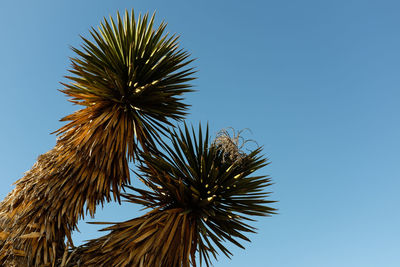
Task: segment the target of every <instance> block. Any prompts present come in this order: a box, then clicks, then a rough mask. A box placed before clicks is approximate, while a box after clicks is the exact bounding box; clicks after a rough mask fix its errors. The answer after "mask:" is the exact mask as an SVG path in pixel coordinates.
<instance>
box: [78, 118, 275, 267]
mask: <svg viewBox="0 0 400 267" xmlns="http://www.w3.org/2000/svg"><path fill="white" fill-rule="evenodd" d="M170 139H171V143H172V146H171V147H166V155H162V154H142V157H143V163H142V164H141V165H140V167H139V172H138V175H139V177H140V178H141V179H142V181H143V182H144V183H145V185H146V186H148V187H149V188H150V189H151V190H143V189H138V188H133V187H131V189H132V190H134V191H135V192H136V193H134V194H132V193H129V194H124V195H123V196H124V197H125V198H127V200H128V201H129V202H132V203H139V204H142V205H144V206H145V207H147V208H151V209H153V211H152V212H150V213H149V214H147V215H146V216H144V217H143V218H140V219H134V220H131V221H127V222H123V223H117V224H115V225H113V226H111V227H109V228H108V230H111V233H110V234H108V235H107V236H105V237H103V238H101V240H93V241H91V242H90V243H88V244H87V245H86V248H87V250H86V253H87V252H88V251H92V252H93V254H90V253H89V255H91V256H90V257H89V258H90V259H91V262H92V263H100V262H102V261H103V260H105V258H106V255H109V256H110V257H111V258H112V259H113V260H117V259H118V258H119V257H121V255H119V253H118V252H114V254H112V253H108V254H107V251H106V248H107V247H113V246H114V247H125V248H131V250H129V249H128V250H124V251H123V252H122V251H121V253H125V255H127V253H128V254H129V253H133V252H132V251H134V253H135V255H140V256H142V257H143V258H142V259H141V258H137V257H136V258H135V259H136V263H138V262H140V261H139V259H140V260H143V266H188V264H189V260H188V257H189V256H190V257H191V258H190V259H191V262H192V264H193V265H195V262H196V261H195V258H194V256H195V255H194V254H193V253H190V251H188V249H187V248H188V247H191V248H193V247H195V248H196V250H197V251H198V252H199V257H200V262H205V263H206V265H207V266H209V264H210V263H211V258H210V256H211V255H212V256H213V257H214V258H216V257H217V254H218V249H219V250H220V251H222V252H223V253H224V254H225V255H226V256H228V257H229V256H230V255H231V253H230V252H229V250H228V249H227V248H226V247H225V244H224V241H229V242H232V243H233V244H235V245H237V246H239V247H241V248H244V246H243V245H242V244H241V243H240V240H246V241H249V239H248V237H246V235H245V234H246V233H248V232H254V231H255V228H254V227H252V226H250V225H249V224H248V223H247V221H251V220H252V219H251V218H250V216H266V215H270V214H273V213H274V209H273V208H271V207H270V206H269V204H270V203H272V202H273V201H270V200H267V199H266V197H268V194H269V193H268V192H265V187H267V186H269V185H270V179H269V178H268V177H266V176H263V175H254V172H255V171H257V170H258V169H260V168H262V167H264V166H265V165H267V164H268V163H267V160H266V159H265V158H264V157H263V156H262V155H260V152H261V148H257V149H255V150H254V151H252V152H250V153H249V154H246V155H242V157H241V159H240V161H239V160H238V161H227V160H225V154H226V153H227V151H226V150H224V148H223V146H221V145H215V143H211V142H210V140H209V137H208V128H207V130H206V132H205V134H203V132H202V130H201V127H200V128H199V131H198V133H197V134H196V133H195V131H194V129H193V127H192V130H191V131H190V130H189V128H188V127H187V126H186V125H185V127H184V129H183V130H181V129H179V130H178V131H171V132H170ZM172 211H174V212H175V213H176V212H177V211H178V214H179V215H176V216H178V217H179V218H181V219H182V218H185V219H182V220H186V221H187V222H190V223H182V222H180V223H179V228H178V230H176V229H175V226H176V225H177V218H175V217H172V216H170V215H168V214H170V213H171V212H172ZM175 213H174V214H175ZM150 214H151V215H150ZM158 218H160V219H158ZM161 218H162V219H161ZM140 220H141V222H140ZM178 221H179V220H178ZM149 224H151V225H153V226H154V227H147V226H148V225H149ZM176 232H179V233H191V234H188V237H187V238H181V240H180V242H179V240H176V242H173V241H172V240H175V239H173V237H171V236H172V234H171V233H176ZM133 236H140V237H141V238H140V242H141V243H140V242H139V244H136V245H137V246H136V247H135V248H133V247H132V245H131V246H129V242H130V241H132V242H133V243H137V242H135V241H134V239H135V238H133ZM182 236H183V234H182V235H177V238H178V239H179V237H182ZM111 244H113V246H112V245H111ZM108 251H110V249H108ZM116 251H118V250H116ZM111 254H112V255H113V256H111ZM180 255H187V256H186V258H185V257H181V256H180ZM171 257H172V258H171ZM153 258H156V259H159V260H160V261H159V263H161V265H152V264H151V262H150V261H149V260H150V259H151V260H153ZM96 259H97V260H96ZM163 259H165V260H166V259H168V261H163ZM118 262H119V261H118ZM172 262H173V263H174V265H168V264H167V263H172ZM133 263H135V261H132V262H130V264H133ZM166 264H167V265H166ZM118 266H119V265H118ZM121 266H130V265H123V264H122V265H121ZM132 266H136V265H132Z"/></svg>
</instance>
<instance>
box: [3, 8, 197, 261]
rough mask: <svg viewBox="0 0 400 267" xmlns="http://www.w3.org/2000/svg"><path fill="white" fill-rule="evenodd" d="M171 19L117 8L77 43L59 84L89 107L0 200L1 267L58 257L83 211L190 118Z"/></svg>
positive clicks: (108, 196)
mask: <svg viewBox="0 0 400 267" xmlns="http://www.w3.org/2000/svg"><path fill="white" fill-rule="evenodd" d="M165 27H166V25H165V23H161V25H160V26H159V27H158V28H157V27H155V26H154V16H152V17H151V18H150V17H149V16H148V15H147V14H146V15H144V16H139V18H138V19H137V21H136V20H135V17H134V13H133V11H132V12H131V13H130V14H129V13H128V12H126V13H125V16H124V17H123V18H121V16H120V15H119V14H117V19H116V21H114V20H113V19H112V18H110V19H109V20H106V19H104V21H103V22H102V23H101V25H100V27H99V28H98V29H92V30H91V32H90V34H91V38H89V39H86V38H83V37H82V39H83V45H82V47H81V48H73V51H74V52H75V54H76V56H75V57H74V58H72V60H71V61H72V69H71V70H70V72H71V76H69V77H67V78H68V79H69V80H70V82H69V83H66V84H64V85H65V89H64V90H62V92H63V93H65V94H66V95H67V96H68V97H70V101H71V102H73V103H75V104H78V105H80V106H82V109H80V110H78V111H76V112H74V113H73V114H71V115H69V116H66V117H65V118H63V119H62V121H67V122H68V123H67V124H66V125H65V126H63V127H62V128H60V129H59V130H57V131H56V133H57V134H58V135H59V138H58V140H57V143H56V145H55V147H54V148H53V149H52V150H50V151H49V152H47V153H45V154H44V155H41V156H39V158H38V160H37V162H36V163H35V165H34V166H33V167H32V169H31V170H30V171H28V172H27V173H26V174H25V176H24V177H23V178H21V179H20V180H18V181H17V182H16V184H15V189H14V190H13V191H12V192H11V193H10V194H9V195H8V196H7V197H6V198H5V199H4V201H2V202H1V203H0V228H1V232H0V239H1V240H2V242H1V244H0V265H1V266H13V265H16V266H51V265H54V264H55V261H56V259H57V258H60V257H61V255H62V254H63V252H64V249H65V243H64V242H65V241H64V239H65V238H67V239H68V240H69V242H71V243H72V241H71V231H73V230H74V229H75V228H76V225H77V222H78V220H79V219H80V218H81V217H83V216H84V215H85V213H86V212H88V213H89V214H90V215H93V214H94V213H95V211H96V206H97V205H98V204H102V205H103V203H104V202H105V201H110V200H112V198H114V199H115V200H118V201H119V200H120V191H121V188H122V187H123V186H125V185H126V184H128V183H129V180H130V175H129V168H128V160H135V159H137V156H138V154H139V152H140V151H144V152H146V153H150V152H151V153H155V152H156V150H157V148H156V147H157V146H156V144H157V143H158V142H160V140H161V139H160V134H161V133H162V132H164V131H165V130H166V127H167V126H171V125H172V124H171V121H174V120H180V119H182V118H183V117H184V115H185V112H186V110H187V105H186V104H184V103H183V102H182V100H183V98H182V95H183V94H184V93H186V92H189V91H191V89H190V85H189V84H188V82H189V81H190V80H192V79H193V78H192V74H193V71H192V69H191V68H189V67H188V64H189V63H190V62H191V60H189V59H188V57H189V55H188V53H187V52H185V51H183V50H181V49H179V47H178V37H176V36H169V35H168V34H165V33H164V32H165ZM85 207H86V209H85Z"/></svg>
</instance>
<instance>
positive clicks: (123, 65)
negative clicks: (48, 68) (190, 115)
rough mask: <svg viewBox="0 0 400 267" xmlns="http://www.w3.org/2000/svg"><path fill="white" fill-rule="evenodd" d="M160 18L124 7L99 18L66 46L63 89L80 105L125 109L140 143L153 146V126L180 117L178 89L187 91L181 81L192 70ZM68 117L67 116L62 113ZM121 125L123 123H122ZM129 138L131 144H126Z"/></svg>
mask: <svg viewBox="0 0 400 267" xmlns="http://www.w3.org/2000/svg"><path fill="white" fill-rule="evenodd" d="M165 27H166V24H165V23H161V25H160V26H159V27H158V28H156V29H155V28H154V15H153V16H152V17H151V18H149V16H148V14H146V15H144V16H143V17H142V16H141V15H139V18H138V20H137V21H136V20H135V17H134V12H133V10H132V12H131V14H129V13H128V12H126V13H125V16H124V17H123V18H121V16H120V15H119V13H118V14H117V20H116V21H114V20H113V18H111V17H110V19H109V21H107V20H106V19H104V21H103V22H102V23H101V25H100V27H99V28H98V29H97V30H96V29H94V28H92V30H91V31H90V34H91V36H92V38H93V40H92V41H91V40H89V39H86V38H84V37H82V39H83V45H82V48H81V49H78V48H72V49H73V50H74V52H75V53H76V54H77V57H74V58H72V69H71V70H70V72H71V74H72V75H71V76H67V78H69V79H70V80H71V83H68V84H65V87H66V89H64V90H62V92H64V93H65V94H67V95H68V96H70V97H72V99H71V101H72V102H74V103H77V104H80V105H84V106H92V105H99V104H100V105H104V104H107V105H111V106H116V107H118V108H119V109H121V110H122V111H123V112H125V113H126V114H127V116H128V117H129V121H128V122H126V123H127V124H132V129H133V131H134V133H135V135H134V136H135V137H136V138H137V141H138V142H139V144H141V145H142V148H143V149H147V150H149V149H151V148H155V146H154V139H156V140H158V139H159V132H160V131H161V132H162V131H164V130H166V128H165V126H166V125H172V124H171V122H170V121H169V119H173V120H180V119H182V118H183V117H184V115H185V114H186V112H185V111H186V110H187V105H186V104H184V103H183V102H182V101H181V100H182V94H184V93H186V92H190V91H192V90H191V89H190V87H191V86H190V85H189V84H188V83H187V82H189V81H190V80H193V77H191V75H192V74H193V73H194V72H193V70H192V69H191V68H188V67H187V65H188V64H189V63H190V62H191V61H192V60H188V57H189V54H188V53H187V52H185V51H183V50H182V49H180V48H179V46H178V37H177V36H174V35H172V36H169V35H168V34H165V33H164V31H165ZM67 119H68V118H67ZM124 127H125V128H126V127H127V126H126V125H125V126H124ZM135 141H136V140H135V139H134V138H131V139H128V140H127V142H128V143H131V145H130V146H129V148H130V149H129V151H128V153H129V155H130V156H132V157H133V154H135V153H136V152H137V149H136V143H135ZM132 143H133V144H132Z"/></svg>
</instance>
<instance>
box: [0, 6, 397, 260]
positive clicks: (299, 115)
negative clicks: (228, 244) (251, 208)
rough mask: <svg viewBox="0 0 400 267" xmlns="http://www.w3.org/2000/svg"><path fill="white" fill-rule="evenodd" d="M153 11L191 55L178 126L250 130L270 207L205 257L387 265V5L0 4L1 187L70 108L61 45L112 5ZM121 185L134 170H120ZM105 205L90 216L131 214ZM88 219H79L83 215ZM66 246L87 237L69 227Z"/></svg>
mask: <svg viewBox="0 0 400 267" xmlns="http://www.w3.org/2000/svg"><path fill="white" fill-rule="evenodd" d="M125 8H128V9H131V8H135V10H136V12H139V11H140V12H146V11H150V12H153V11H155V10H157V19H158V21H160V20H161V19H165V20H166V21H167V22H168V30H169V31H170V32H172V33H179V34H181V36H182V38H181V44H182V47H183V48H185V49H187V50H189V51H190V52H191V53H192V55H193V57H195V58H198V60H197V61H196V62H195V64H194V66H196V67H197V69H198V70H199V72H198V77H199V79H198V80H196V81H195V85H196V89H197V90H198V91H197V92H196V93H192V94H191V95H188V98H187V101H188V103H190V104H192V105H193V106H192V109H191V114H190V115H189V116H188V122H192V123H195V124H197V123H198V121H199V120H201V121H203V122H206V121H209V124H210V127H211V132H212V133H215V132H217V131H218V130H219V129H221V128H224V127H229V126H232V127H234V128H236V129H242V128H250V129H251V130H252V132H253V134H249V135H248V137H249V138H252V139H255V140H257V142H258V143H259V144H260V145H263V146H264V147H265V153H266V155H267V156H268V157H269V158H270V159H271V161H272V164H271V165H269V166H268V167H267V168H265V169H264V171H265V173H267V174H270V175H271V176H272V178H273V181H274V182H275V184H274V185H273V187H272V188H271V190H272V191H273V192H274V193H273V194H272V196H271V197H272V199H274V200H279V203H277V204H276V205H275V207H276V208H278V209H279V212H280V214H279V215H276V216H273V217H270V218H261V219H260V220H259V221H258V222H257V223H255V226H256V227H257V228H258V229H259V233H258V234H257V235H251V239H252V243H248V244H245V246H246V250H240V249H236V248H232V251H233V253H234V257H233V259H232V260H231V261H230V260H228V259H226V258H225V257H223V256H221V257H220V259H219V261H218V262H215V266H218V267H227V266H229V267H241V266H252V267H269V266H271V267H339V266H340V267H358V266H360V267H361V266H362V267H380V266H384V267H398V266H400V253H399V251H400V227H399V225H400V214H399V204H400V194H399V188H400V179H399V178H400V156H399V149H400V116H399V115H400V75H399V74H400V33H399V28H400V16H399V12H400V2H399V1H394V0H393V1H388V0H376V1H368V0H358V1H354V0H346V1H343V0H337V1H320V0H314V1H311V0H303V1H295V0H283V1H269V0H264V1H247V2H244V1H205V0H202V1H176V0H169V1H165V0H159V1H151V0H147V1H144V0H142V1H125V0H119V1H99V0H96V1H95V0H85V1H77V0H68V1H54V0H53V1H44V0H39V1H30V0H20V1H11V0H2V1H1V3H0V34H1V35H0V90H1V97H0V114H1V116H0V125H1V126H0V127H1V131H0V151H1V153H0V167H1V170H2V175H1V176H2V177H1V187H0V197H1V198H4V197H5V196H6V194H7V193H8V192H9V191H10V190H11V189H12V186H11V184H12V183H13V182H14V181H15V180H17V179H18V178H20V177H22V175H23V173H24V172H25V171H27V170H28V169H30V167H31V166H32V164H33V163H34V162H35V160H36V157H37V156H38V155H39V154H42V153H44V152H46V151H47V150H49V149H50V148H51V147H52V146H53V145H54V144H55V136H54V135H49V133H50V132H52V131H54V130H56V129H58V128H59V127H61V126H62V125H63V124H62V123H60V122H58V120H59V119H60V118H61V117H62V116H64V115H67V114H69V113H71V112H73V111H74V110H75V109H76V108H77V107H74V106H72V105H71V104H70V103H68V102H67V101H66V98H65V97H64V96H63V95H62V94H61V93H60V92H58V91H57V89H61V88H62V87H61V85H60V84H59V82H60V81H64V79H63V75H66V74H67V71H66V70H67V68H68V67H69V60H68V57H69V56H72V55H73V53H72V51H71V50H70V49H69V46H70V45H73V46H78V45H79V44H80V43H81V42H80V39H79V35H80V34H81V35H84V36H88V30H89V28H90V27H91V26H96V25H98V24H99V22H100V20H101V19H102V18H103V16H108V15H110V14H111V15H115V13H116V11H117V10H120V11H123V10H124V9H125ZM133 183H134V184H135V183H137V180H135V179H134V178H133ZM138 214H139V213H138V212H137V209H136V208H135V207H134V206H133V205H125V206H123V207H118V206H117V205H115V204H110V205H107V206H106V207H105V208H104V210H103V211H99V212H98V214H97V216H96V220H98V221H119V220H126V219H129V218H133V217H136V216H137V215H138ZM88 221H91V219H89V220H88ZM79 226H80V229H81V232H82V233H81V234H76V235H75V236H74V238H75V241H76V244H80V243H81V242H82V240H86V239H89V238H93V237H95V236H98V233H97V232H96V229H98V227H97V228H96V227H93V226H88V225H86V223H84V222H82V223H80V225H79Z"/></svg>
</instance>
